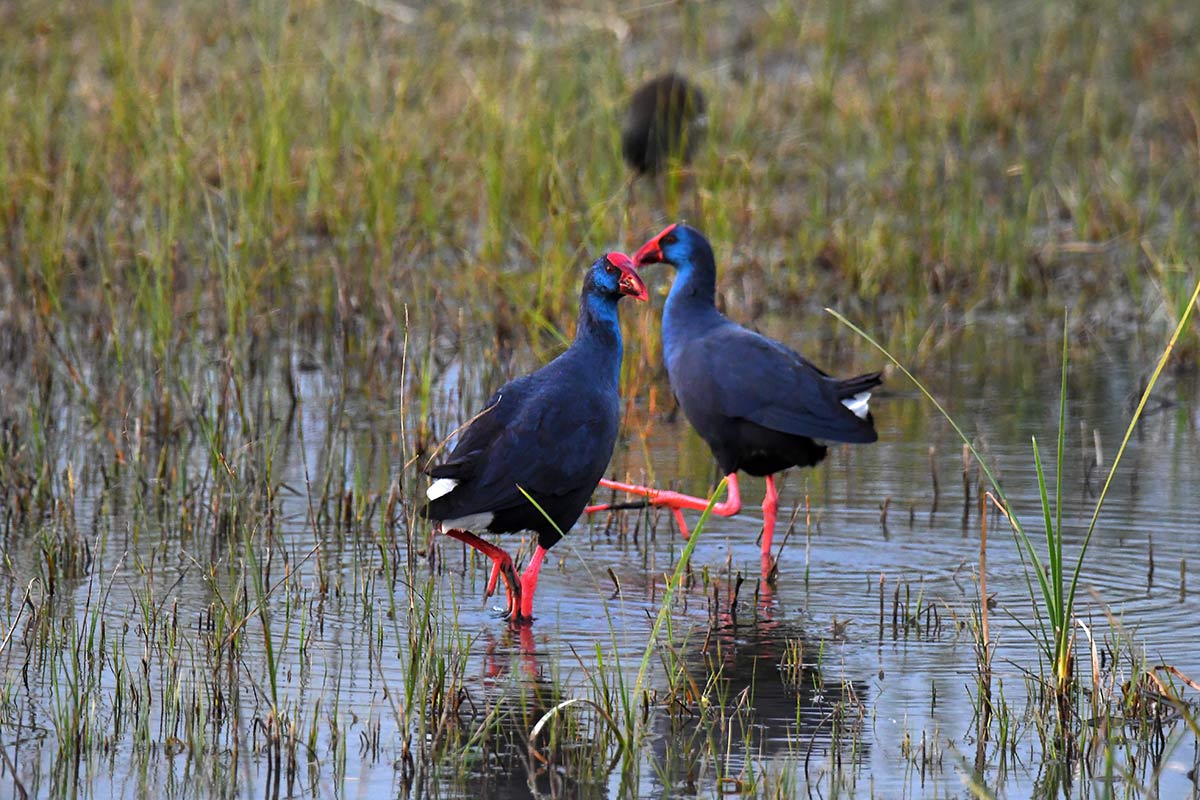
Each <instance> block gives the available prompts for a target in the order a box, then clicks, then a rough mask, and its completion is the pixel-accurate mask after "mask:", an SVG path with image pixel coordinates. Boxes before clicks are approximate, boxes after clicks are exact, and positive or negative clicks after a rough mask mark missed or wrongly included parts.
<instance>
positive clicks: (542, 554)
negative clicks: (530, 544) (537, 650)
mask: <svg viewBox="0 0 1200 800" xmlns="http://www.w3.org/2000/svg"><path fill="white" fill-rule="evenodd" d="M545 558H546V548H544V547H542V546H541V545H540V544H539V545H538V546H537V549H536V550H534V551H533V558H531V559H529V565H528V566H527V567H525V571H524V572H522V573H521V609H520V611H519V613H518V614H517V616H516V618H515V619H514V620H513V622H516V623H518V624H525V623H528V622H533V593H534V592H536V591H537V582H538V572H539V571H540V570H541V569H542V561H543V559H545Z"/></svg>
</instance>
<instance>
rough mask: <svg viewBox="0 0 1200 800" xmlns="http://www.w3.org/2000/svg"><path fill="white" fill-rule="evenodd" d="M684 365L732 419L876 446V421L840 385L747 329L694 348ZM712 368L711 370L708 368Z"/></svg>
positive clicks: (783, 348)
mask: <svg viewBox="0 0 1200 800" xmlns="http://www.w3.org/2000/svg"><path fill="white" fill-rule="evenodd" d="M684 358H685V362H684V363H683V364H681V366H683V367H684V368H685V369H686V370H687V374H688V375H691V376H693V379H692V380H693V381H694V382H696V383H697V384H704V385H703V386H697V387H695V388H696V389H698V390H699V391H701V392H702V393H703V394H705V395H707V396H708V397H709V401H710V402H711V403H713V405H714V407H715V408H716V409H717V410H719V411H720V413H722V414H724V415H725V416H727V417H732V418H740V419H746V420H749V421H751V422H754V423H755V424H758V425H762V426H763V427H765V428H770V429H772V430H777V431H780V432H783V433H790V434H793V435H796V436H808V437H811V438H814V439H826V440H832V441H839V442H872V441H875V439H876V435H875V431H874V429H873V426H872V425H871V424H870V422H868V421H866V420H863V419H860V418H859V417H857V416H856V415H855V414H854V412H852V411H851V410H850V409H849V408H847V407H846V405H845V404H843V403H842V402H841V401H842V399H843V398H841V397H839V388H838V387H839V382H838V381H837V380H836V379H834V378H831V377H829V376H828V375H826V374H825V373H824V372H822V371H821V370H819V369H818V368H817V367H815V366H813V365H812V364H810V363H809V362H808V361H807V360H805V359H804V358H803V357H802V356H800V355H799V354H798V353H795V352H793V351H792V350H789V349H788V348H787V347H785V346H783V345H782V344H780V343H778V342H776V341H773V340H771V339H768V338H766V337H765V336H761V335H759V334H757V333H754V332H753V331H749V330H746V329H744V328H740V327H738V328H736V329H734V330H729V329H725V331H723V335H722V336H720V337H705V338H704V339H703V340H701V341H699V342H697V343H696V346H694V347H690V348H688V350H687V352H686V354H685V356H684ZM705 364H707V368H705Z"/></svg>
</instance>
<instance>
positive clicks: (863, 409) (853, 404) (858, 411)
mask: <svg viewBox="0 0 1200 800" xmlns="http://www.w3.org/2000/svg"><path fill="white" fill-rule="evenodd" d="M870 401H871V393H870V392H859V393H858V394H856V395H854V397H847V398H846V399H845V400H843V401H842V405H844V406H845V407H846V408H848V409H850V411H851V412H853V414H854V416H856V417H858V418H859V419H866V418H867V414H868V413H869V412H870V409H869V408H867V403H869V402H870ZM435 485H436V484H435ZM430 491H433V489H432V487H431V488H430Z"/></svg>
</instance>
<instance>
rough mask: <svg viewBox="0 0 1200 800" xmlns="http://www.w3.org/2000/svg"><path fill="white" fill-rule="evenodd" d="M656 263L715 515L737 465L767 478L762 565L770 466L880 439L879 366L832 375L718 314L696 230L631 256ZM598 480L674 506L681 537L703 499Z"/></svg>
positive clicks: (671, 354)
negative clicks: (667, 286)
mask: <svg viewBox="0 0 1200 800" xmlns="http://www.w3.org/2000/svg"><path fill="white" fill-rule="evenodd" d="M663 263H665V264H671V265H672V266H674V267H675V270H676V273H677V275H676V277H675V282H674V284H673V285H672V286H671V291H670V294H668V296H667V302H666V306H665V307H664V309H663V322H662V338H663V354H664V356H665V358H666V362H667V376H668V378H669V379H670V382H671V390H672V391H673V392H674V393H675V397H676V399H677V400H678V401H679V405H680V407H681V408H682V409H683V413H684V414H685V415H686V416H687V418H688V421H689V422H691V423H692V427H694V428H695V429H696V432H697V433H699V434H700V436H701V437H702V438H703V439H704V441H706V442H707V443H708V446H709V447H710V448H712V452H713V455H714V456H716V459H717V463H718V464H719V465H720V467H721V471H722V472H723V473H724V474H725V475H726V476H727V485H728V497H727V498H726V500H725V501H724V502H722V503H717V504H716V505H715V506H714V508H713V511H714V513H716V514H719V515H721V516H731V515H733V514H736V513H738V511H740V510H741V506H742V501H741V496H740V495H739V493H738V481H737V472H738V470H742V471H743V472H746V473H747V474H750V475H754V476H757V477H764V476H765V477H766V479H767V489H766V496H765V498H764V499H763V505H762V509H763V534H762V556H763V569H764V571H766V570H769V569H770V565H771V540H772V536H773V535H774V531H775V517H776V512H777V509H778V501H779V495H778V494H777V492H776V490H775V479H774V475H775V473H777V472H781V471H783V470H785V469H788V468H789V467H792V466H798V467H808V466H812V465H814V464H816V463H818V462H819V461H821V459H823V458H824V457H825V452H826V447H825V445H824V444H822V443H821V442H822V441H830V442H852V443H866V442H874V441H875V440H876V439H877V438H878V437H877V435H876V433H875V424H874V420H873V419H872V417H871V413H870V411H869V410H868V408H867V402H868V400H869V399H870V397H871V390H872V389H873V388H875V387H876V386H879V385H880V384H881V383H882V380H881V379H880V373H878V372H872V373H868V374H866V375H859V376H858V377H855V378H849V379H847V380H839V379H838V378H833V377H830V376H829V375H827V374H825V373H824V372H822V371H821V370H820V369H818V368H817V367H815V366H813V365H812V364H811V363H810V362H809V361H808V360H806V359H805V358H804V357H803V356H801V355H799V354H798V353H795V352H793V351H792V350H790V349H789V348H787V347H785V346H784V345H782V344H780V343H779V342H777V341H775V340H773V339H769V338H767V337H766V336H762V335H760V334H758V333H755V332H754V331H750V330H747V329H746V328H743V327H742V326H741V325H738V324H737V323H735V322H733V321H732V320H730V319H729V318H727V317H726V316H725V315H724V314H722V313H721V312H719V311H718V310H717V307H716V305H715V303H714V295H715V293H716V283H717V264H716V260H715V258H714V257H713V250H712V246H711V245H710V244H709V242H708V240H707V239H705V238H704V236H703V235H702V234H700V232H699V231H697V230H695V229H694V228H690V227H688V226H687V225H683V224H677V225H671V226H670V227H668V228H666V229H665V230H664V231H663V232H662V233H660V234H658V236H655V237H654V238H653V239H651V240H650V241H648V242H646V243H645V244H644V245H642V247H641V249H639V250H638V251H637V254H636V255H635V256H634V264H635V265H636V266H639V267H640V266H642V265H645V264H663ZM601 485H603V486H607V487H609V488H612V489H617V490H620V491H626V492H630V493H632V494H639V495H643V496H645V497H647V498H648V499H649V500H650V502H651V504H653V505H658V506H666V507H669V508H671V509H672V510H673V512H674V515H675V519H676V521H677V523H678V524H679V527H680V530H681V531H682V532H683V533H684V535H685V536H686V535H687V527H686V525H685V523H684V520H683V514H682V509H685V508H687V509H694V510H703V509H705V508H707V506H708V502H707V501H705V500H703V499H701V498H697V497H690V496H688V495H683V494H679V493H678V492H665V491H658V490H655V489H652V488H649V487H644V486H635V485H631V484H623V483H617V482H615V481H608V480H604V481H601Z"/></svg>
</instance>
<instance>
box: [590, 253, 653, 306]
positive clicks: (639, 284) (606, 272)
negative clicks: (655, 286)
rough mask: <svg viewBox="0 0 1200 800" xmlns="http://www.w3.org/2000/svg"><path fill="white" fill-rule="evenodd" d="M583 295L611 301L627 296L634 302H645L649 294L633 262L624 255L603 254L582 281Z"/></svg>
mask: <svg viewBox="0 0 1200 800" xmlns="http://www.w3.org/2000/svg"><path fill="white" fill-rule="evenodd" d="M584 294H593V295H600V296H602V297H607V298H609V299H612V300H617V299H619V298H620V297H621V296H622V295H629V296H630V297H632V298H634V299H635V300H647V299H649V297H650V293H649V292H648V291H647V290H646V284H645V282H643V281H642V276H641V275H638V272H637V268H635V267H634V265H633V261H632V260H630V258H629V256H627V255H625V254H624V253H616V252H613V253H605V254H604V255H603V256H601V257H600V258H598V259H596V262H595V263H594V264H592V268H591V270H590V271H589V272H588V277H587V279H586V280H585V281H584Z"/></svg>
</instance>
